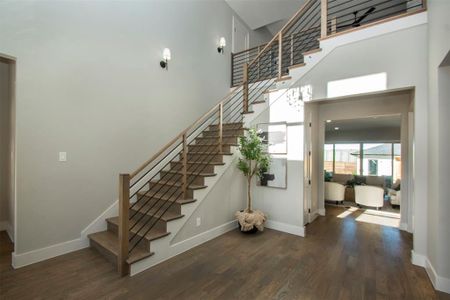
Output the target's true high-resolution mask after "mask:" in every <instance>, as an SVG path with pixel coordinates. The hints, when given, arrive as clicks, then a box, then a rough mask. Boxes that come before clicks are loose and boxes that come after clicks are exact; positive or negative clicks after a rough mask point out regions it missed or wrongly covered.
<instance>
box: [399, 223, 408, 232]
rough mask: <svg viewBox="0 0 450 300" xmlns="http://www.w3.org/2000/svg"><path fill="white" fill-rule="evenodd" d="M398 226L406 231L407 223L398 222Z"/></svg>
mask: <svg viewBox="0 0 450 300" xmlns="http://www.w3.org/2000/svg"><path fill="white" fill-rule="evenodd" d="M398 228H399V229H400V230H403V231H408V224H406V223H400V226H399V227H398Z"/></svg>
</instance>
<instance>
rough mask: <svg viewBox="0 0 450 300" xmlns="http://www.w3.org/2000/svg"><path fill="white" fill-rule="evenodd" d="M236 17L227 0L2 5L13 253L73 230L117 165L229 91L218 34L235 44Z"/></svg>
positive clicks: (110, 195)
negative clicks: (12, 165)
mask: <svg viewBox="0 0 450 300" xmlns="http://www.w3.org/2000/svg"><path fill="white" fill-rule="evenodd" d="M232 14H233V12H232V10H231V8H229V6H228V5H227V4H226V3H225V2H224V1H162V0H158V1H131V2H130V1H113V2H111V1H107V2H105V1H76V2H74V1H70V2H69V1H59V2H55V1H52V2H48V1H47V2H45V1H39V2H36V1H26V2H23V1H7V2H1V3H0V19H1V20H2V26H0V53H6V54H9V55H11V56H14V57H16V58H17V96H16V99H17V229H18V232H17V237H18V239H17V241H16V253H17V254H20V253H24V252H27V251H31V250H34V249H38V248H42V247H46V246H49V245H53V244H56V243H61V242H65V241H68V240H72V239H75V238H78V237H79V236H80V232H81V231H82V230H83V229H84V228H85V227H86V226H87V225H88V224H89V223H90V222H91V221H93V220H94V219H95V218H96V217H97V216H99V215H100V213H101V212H102V211H104V210H105V209H106V208H107V207H108V206H109V205H110V204H111V203H112V202H113V201H114V200H115V199H116V198H117V181H118V174H119V173H121V172H131V171H132V170H133V169H135V168H136V167H137V166H138V165H140V164H141V163H142V162H143V161H144V160H146V159H148V158H149V157H150V156H151V155H152V154H153V153H155V152H156V151H157V150H159V149H160V147H162V146H163V145H164V144H165V143H166V142H167V141H169V140H170V139H171V138H173V137H174V136H176V135H177V134H178V133H179V132H180V131H181V130H182V129H184V128H185V127H186V126H187V125H189V124H190V123H192V122H193V121H194V119H196V118H197V117H199V116H200V115H202V114H203V113H204V112H206V111H207V110H208V109H209V108H210V107H211V106H213V104H215V103H217V102H218V100H219V99H220V98H222V97H223V96H224V95H225V94H226V93H227V91H228V90H229V85H230V48H231V47H227V48H226V49H225V55H220V54H218V53H217V42H218V39H219V37H221V36H224V37H225V38H226V39H227V41H229V43H228V44H229V45H230V43H231V28H232V26H231V20H232ZM164 47H169V48H170V49H171V50H172V60H171V61H170V63H169V71H164V70H162V69H161V68H160V67H159V61H160V60H161V52H162V49H163V48H164ZM205 87H208V88H205ZM59 151H66V152H67V157H68V161H67V162H64V163H61V162H58V161H57V158H58V152H59Z"/></svg>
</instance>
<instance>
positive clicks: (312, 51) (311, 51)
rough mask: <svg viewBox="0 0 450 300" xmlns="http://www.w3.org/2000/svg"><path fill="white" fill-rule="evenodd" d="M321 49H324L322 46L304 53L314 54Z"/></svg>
mask: <svg viewBox="0 0 450 300" xmlns="http://www.w3.org/2000/svg"><path fill="white" fill-rule="evenodd" d="M320 51H322V48H317V49H312V50H309V51H305V52H303V53H302V55H303V56H305V55H309V54H313V53H316V52H320Z"/></svg>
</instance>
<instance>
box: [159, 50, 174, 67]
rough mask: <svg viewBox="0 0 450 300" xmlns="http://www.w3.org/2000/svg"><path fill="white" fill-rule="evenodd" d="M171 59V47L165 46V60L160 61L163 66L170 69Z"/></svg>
mask: <svg viewBox="0 0 450 300" xmlns="http://www.w3.org/2000/svg"><path fill="white" fill-rule="evenodd" d="M170 59H171V55H170V49H169V48H164V50H163V60H162V61H160V62H159V65H160V66H161V68H163V69H166V70H168V69H169V60H170Z"/></svg>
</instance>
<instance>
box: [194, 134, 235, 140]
mask: <svg viewBox="0 0 450 300" xmlns="http://www.w3.org/2000/svg"><path fill="white" fill-rule="evenodd" d="M238 136H239V134H223V135H222V138H237V137H238ZM218 138H219V136H208V135H206V136H199V137H197V138H195V139H199V140H202V139H218Z"/></svg>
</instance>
